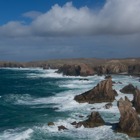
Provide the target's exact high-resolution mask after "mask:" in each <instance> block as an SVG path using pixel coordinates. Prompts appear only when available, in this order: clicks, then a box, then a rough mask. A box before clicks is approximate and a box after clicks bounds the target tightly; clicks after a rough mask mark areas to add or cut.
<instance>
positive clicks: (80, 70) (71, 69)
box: [58, 64, 94, 76]
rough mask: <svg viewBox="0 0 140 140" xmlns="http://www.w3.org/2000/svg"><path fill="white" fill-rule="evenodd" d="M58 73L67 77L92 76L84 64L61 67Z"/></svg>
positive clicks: (91, 72)
mask: <svg viewBox="0 0 140 140" xmlns="http://www.w3.org/2000/svg"><path fill="white" fill-rule="evenodd" d="M58 73H63V75H68V76H87V75H93V74H94V71H93V69H92V68H91V67H90V66H87V65H86V64H78V65H67V64H65V65H63V66H62V67H60V68H59V70H58Z"/></svg>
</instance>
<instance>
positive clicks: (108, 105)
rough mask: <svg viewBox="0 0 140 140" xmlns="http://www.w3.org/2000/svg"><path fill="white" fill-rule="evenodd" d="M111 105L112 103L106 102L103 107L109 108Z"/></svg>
mask: <svg viewBox="0 0 140 140" xmlns="http://www.w3.org/2000/svg"><path fill="white" fill-rule="evenodd" d="M112 106H113V105H112V103H107V104H106V105H105V106H104V107H105V108H106V109H109V108H111V107H112Z"/></svg>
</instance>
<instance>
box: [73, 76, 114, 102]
mask: <svg viewBox="0 0 140 140" xmlns="http://www.w3.org/2000/svg"><path fill="white" fill-rule="evenodd" d="M115 95H116V91H115V90H113V89H112V79H111V78H109V79H106V80H104V81H101V82H100V83H99V84H98V85H97V86H96V87H94V88H93V89H91V90H89V91H87V92H85V93H83V94H80V95H77V96H75V98H74V100H76V101H77V102H79V103H84V102H88V103H90V104H93V103H101V102H112V101H114V99H115Z"/></svg>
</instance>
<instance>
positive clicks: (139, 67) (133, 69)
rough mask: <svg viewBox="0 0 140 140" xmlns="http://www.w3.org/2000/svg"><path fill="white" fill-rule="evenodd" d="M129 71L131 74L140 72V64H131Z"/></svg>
mask: <svg viewBox="0 0 140 140" xmlns="http://www.w3.org/2000/svg"><path fill="white" fill-rule="evenodd" d="M128 73H129V74H140V64H135V65H129V66H128Z"/></svg>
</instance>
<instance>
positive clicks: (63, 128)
mask: <svg viewBox="0 0 140 140" xmlns="http://www.w3.org/2000/svg"><path fill="white" fill-rule="evenodd" d="M58 130H59V131H61V130H68V129H67V128H66V127H65V126H63V125H60V126H58Z"/></svg>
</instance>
